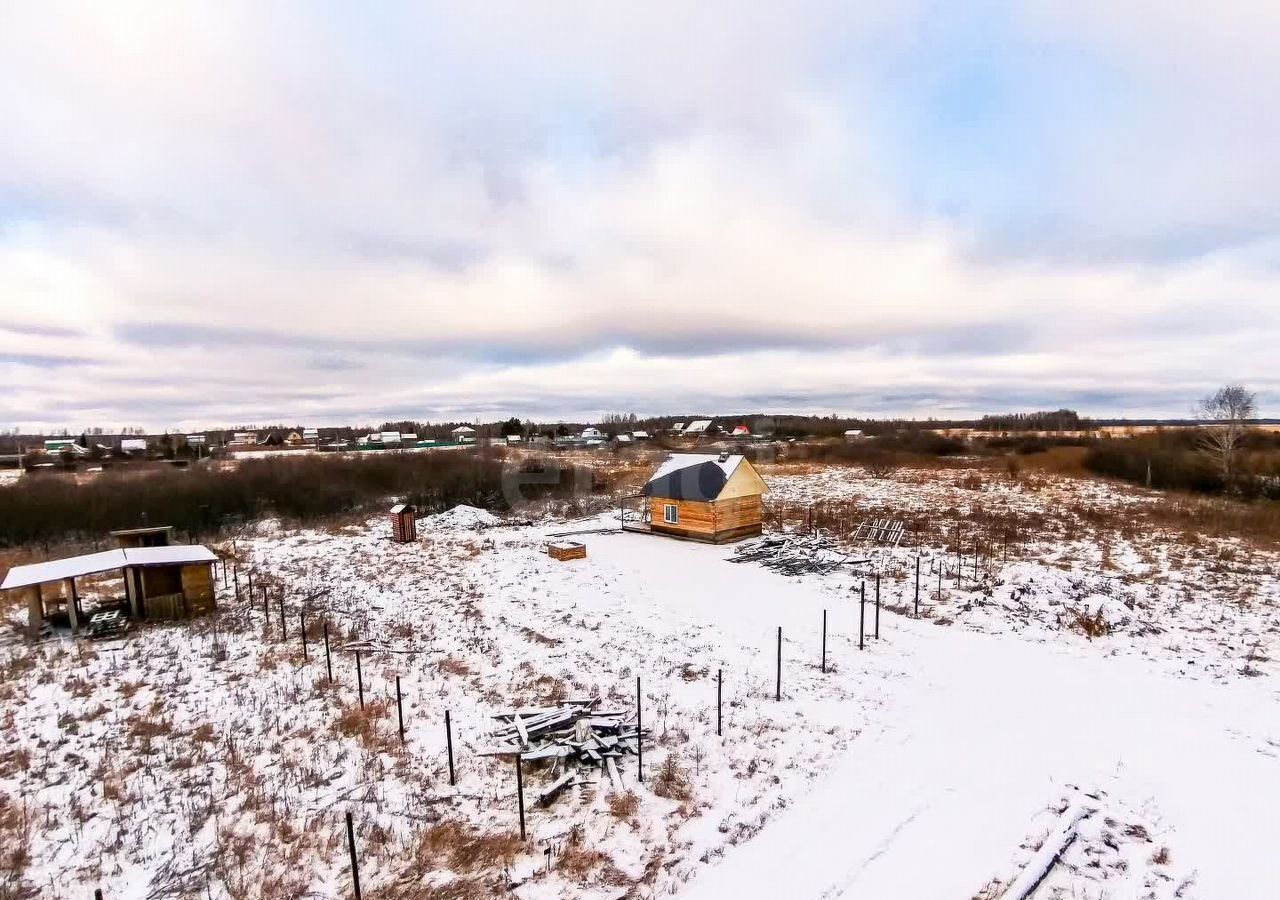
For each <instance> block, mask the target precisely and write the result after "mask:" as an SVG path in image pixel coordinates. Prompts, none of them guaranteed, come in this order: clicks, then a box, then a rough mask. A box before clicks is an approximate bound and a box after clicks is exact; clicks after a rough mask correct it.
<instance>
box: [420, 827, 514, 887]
mask: <svg viewBox="0 0 1280 900" xmlns="http://www.w3.org/2000/svg"><path fill="white" fill-rule="evenodd" d="M523 848H524V845H523V844H522V843H521V842H520V838H518V837H517V836H516V835H514V834H509V833H505V832H485V831H480V830H479V829H476V828H473V827H472V826H470V825H465V824H463V823H461V822H441V823H440V824H438V825H432V826H431V827H430V828H428V829H427V830H426V831H424V832H423V833H422V837H421V838H419V840H418V843H417V846H416V847H415V848H414V861H415V863H416V866H417V867H418V868H427V869H439V868H444V869H449V870H450V871H452V872H457V873H460V874H463V875H474V874H477V873H480V872H495V871H497V870H498V869H500V868H504V867H507V866H510V865H511V864H512V863H513V862H515V858H516V856H517V855H518V854H519V853H520V851H521V850H522V849H523Z"/></svg>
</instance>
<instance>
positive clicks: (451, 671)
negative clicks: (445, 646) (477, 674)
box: [436, 656, 471, 678]
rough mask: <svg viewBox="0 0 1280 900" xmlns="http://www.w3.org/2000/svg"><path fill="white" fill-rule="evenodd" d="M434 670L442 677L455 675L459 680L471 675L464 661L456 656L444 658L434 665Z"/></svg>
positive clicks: (469, 668) (469, 667)
mask: <svg viewBox="0 0 1280 900" xmlns="http://www.w3.org/2000/svg"><path fill="white" fill-rule="evenodd" d="M436 669H437V670H438V671H439V672H440V673H441V674H443V675H456V676H458V677H459V678H463V677H465V676H467V675H470V674H471V666H469V665H467V662H466V660H463V659H458V657H456V656H446V657H445V658H444V659H442V660H440V661H439V662H437V663H436Z"/></svg>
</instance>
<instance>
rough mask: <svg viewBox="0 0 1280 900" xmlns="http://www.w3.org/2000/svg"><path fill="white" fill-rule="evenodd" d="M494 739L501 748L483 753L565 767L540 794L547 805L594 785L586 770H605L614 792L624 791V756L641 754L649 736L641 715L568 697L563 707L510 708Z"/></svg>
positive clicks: (501, 716) (499, 718)
mask: <svg viewBox="0 0 1280 900" xmlns="http://www.w3.org/2000/svg"><path fill="white" fill-rule="evenodd" d="M494 719H496V720H497V722H498V723H499V724H498V726H497V727H496V728H495V729H494V730H493V732H492V734H491V735H490V737H491V738H492V739H493V740H494V741H495V746H494V747H493V748H491V749H488V750H483V751H481V754H480V755H482V756H509V755H510V756H514V755H519V757H520V758H521V759H522V760H547V759H550V760H554V761H555V763H556V766H557V767H559V766H564V771H563V772H562V773H561V774H560V776H559V777H558V778H557V779H556V780H555V781H553V782H552V783H551V784H550V785H548V786H547V787H546V788H545V789H544V790H543V792H542V793H541V794H540V795H539V798H538V801H539V802H540V803H542V804H543V805H544V806H546V805H549V804H550V803H551V802H553V801H554V799H555V797H556V796H557V795H559V794H560V793H562V792H563V791H564V790H565V789H566V788H569V787H573V786H575V785H579V784H584V783H590V782H586V781H584V780H583V775H584V771H586V770H591V769H594V770H595V771H596V772H599V773H604V774H606V775H607V776H608V778H609V783H610V784H611V785H612V786H613V789H614V790H617V791H621V790H622V777H621V775H620V774H619V771H618V759H619V758H621V757H622V756H624V755H627V754H632V755H635V754H638V753H639V751H640V741H641V739H642V738H643V737H644V736H646V735H647V734H648V732H647V731H646V732H644V733H643V734H642V733H641V732H640V731H638V730H637V729H636V724H635V716H634V714H633V713H632V712H629V711H623V710H604V709H600V708H599V701H598V700H567V701H565V702H564V703H561V704H560V705H559V706H548V707H535V708H528V709H513V710H505V711H503V712H500V713H498V714H497V715H495V716H494Z"/></svg>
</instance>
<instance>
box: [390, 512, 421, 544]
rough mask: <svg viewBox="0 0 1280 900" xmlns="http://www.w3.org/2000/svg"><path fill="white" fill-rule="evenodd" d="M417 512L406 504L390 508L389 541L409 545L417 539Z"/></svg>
mask: <svg viewBox="0 0 1280 900" xmlns="http://www.w3.org/2000/svg"><path fill="white" fill-rule="evenodd" d="M417 513H418V511H417V510H416V509H414V508H413V507H412V506H410V505H409V504H408V503H397V504H396V505H395V506H393V507H391V540H393V541H395V542H396V543H397V544H410V543H412V542H414V541H416V540H417V539H418V520H417Z"/></svg>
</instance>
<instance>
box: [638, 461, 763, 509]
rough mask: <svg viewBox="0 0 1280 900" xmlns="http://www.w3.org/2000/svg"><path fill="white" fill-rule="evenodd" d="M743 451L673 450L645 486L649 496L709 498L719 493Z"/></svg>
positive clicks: (711, 498) (699, 499) (670, 498)
mask: <svg viewBox="0 0 1280 900" xmlns="http://www.w3.org/2000/svg"><path fill="white" fill-rule="evenodd" d="M742 459H743V457H742V456H741V455H740V454H725V455H724V456H723V457H721V456H719V455H717V454H710V453H673V454H672V455H671V456H669V457H668V458H667V460H666V461H665V462H664V463H663V464H662V465H660V466H659V467H658V469H657V471H655V472H654V473H653V475H652V477H650V478H649V481H648V483H647V484H646V485H645V486H644V495H645V496H646V497H661V498H663V499H667V500H697V501H703V502H705V501H710V500H714V499H716V498H717V497H719V496H720V492H721V491H722V490H724V486H725V484H726V483H728V481H729V478H730V476H732V475H733V473H734V470H736V469H737V468H738V464H739V463H741V462H742Z"/></svg>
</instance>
